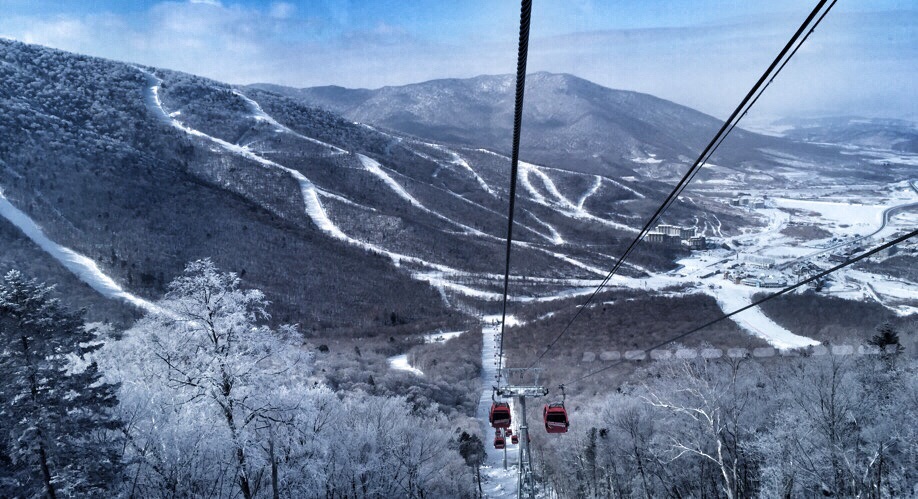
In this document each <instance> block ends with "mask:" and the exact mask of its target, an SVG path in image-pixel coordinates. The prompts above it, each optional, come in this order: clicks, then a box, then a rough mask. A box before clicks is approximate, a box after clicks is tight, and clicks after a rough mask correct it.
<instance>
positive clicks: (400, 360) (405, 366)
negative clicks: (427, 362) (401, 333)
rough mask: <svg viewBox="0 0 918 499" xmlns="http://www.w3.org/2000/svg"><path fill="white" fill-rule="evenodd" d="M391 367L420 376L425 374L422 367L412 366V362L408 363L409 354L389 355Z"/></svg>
mask: <svg viewBox="0 0 918 499" xmlns="http://www.w3.org/2000/svg"><path fill="white" fill-rule="evenodd" d="M389 367H390V368H391V369H395V370H396V371H405V372H409V373H411V374H415V375H418V376H423V375H424V372H423V371H421V370H420V369H417V368H414V367H411V364H409V363H408V354H402V355H396V356H394V357H389Z"/></svg>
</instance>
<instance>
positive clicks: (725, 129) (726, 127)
mask: <svg viewBox="0 0 918 499" xmlns="http://www.w3.org/2000/svg"><path fill="white" fill-rule="evenodd" d="M827 1H828V0H820V1H819V2H818V3H817V4H816V7H814V8H813V10H812V11H811V12H810V14H809V15H808V16H807V17H806V19H805V20H804V21H803V23H802V24H801V25H800V27H799V28H797V31H796V32H795V33H794V35H793V36H792V37H791V38H790V40H789V41H788V42H787V43H786V44H785V45H784V48H782V49H781V51H780V52H779V53H778V56H777V57H775V59H774V61H772V63H771V64H770V65H769V66H768V69H766V70H765V72H764V73H763V74H762V76H760V77H759V79H758V81H756V83H755V85H753V87H752V89H750V90H749V92H748V93H747V94H746V96H745V97H744V98H743V100H742V101H741V102H740V104H739V105H738V106H737V107H736V109H735V110H734V111H733V113H732V114H731V115H730V117H729V118H728V119H727V121H725V122H724V124H723V125H722V126H721V128H720V130H718V132H717V133H716V134H715V135H714V138H712V139H711V141H710V142H709V143H708V145H707V146H706V147H705V148H704V150H703V151H702V152H701V154H700V155H699V156H698V159H696V160H695V162H694V164H693V165H692V167H691V168H689V170H688V171H686V173H685V175H683V176H682V179H681V180H679V183H677V184H676V186H675V187H674V188H673V190H672V192H670V193H669V195H668V196H667V197H666V199H665V200H664V201H663V203H662V204H660V206H659V208H657V210H656V211H655V212H654V213H653V215H652V216H651V217H650V219H649V220H648V221H647V223H645V224H644V226H643V228H642V229H641V231H640V232H639V233H638V235H637V236H636V237H635V238H634V240H633V241H631V243H630V244H629V245H628V247H627V249H625V251H624V253H622V256H620V257H619V258H618V260H617V261H616V262H615V265H614V266H613V267H612V270H610V271H609V273H608V274H607V275H606V277H605V278H603V280H602V281H601V282H600V283H599V285H598V286H597V287H596V289H595V290H593V292H592V293H591V294H590V295H589V296H588V297H587V299H586V301H584V302H583V304H582V305H580V307H579V308H578V310H577V313H576V314H574V316H573V317H572V318H571V319H570V321H568V323H567V324H566V325H565V326H564V328H563V329H562V330H561V332H560V333H559V334H558V335H557V336H556V337H555V338H554V339H553V340H552V341H551V342H550V343H549V344H548V346H547V347H546V348H545V350H544V351H543V352H542V353H541V354H540V355H539V357H538V358H537V359H536V360H535V361H534V362H533V363H532V364H531V365H530V367H531V366H533V365H535V364H536V363H538V362H539V361H541V360H542V358H544V357H545V355H546V354H547V353H548V352H549V351H550V350H551V349H552V347H554V345H555V344H556V343H557V342H558V340H560V339H561V338H562V337H563V336H564V335H565V334H566V333H567V331H568V330H569V329H570V326H571V324H573V322H574V321H576V320H577V318H578V317H579V316H580V314H581V313H582V312H583V310H584V309H585V308H586V306H587V305H589V304H590V302H592V301H593V299H594V298H595V297H596V295H597V294H598V293H599V292H600V291H601V290H602V288H604V287H605V286H606V284H608V282H609V280H611V279H612V276H613V275H615V273H616V272H617V271H618V269H619V268H620V267H621V265H622V263H623V262H624V261H625V259H626V258H627V257H628V256H630V255H631V253H632V252H633V251H634V248H635V247H636V246H637V244H638V243H639V242H640V241H641V239H643V238H644V236H645V235H647V233H648V232H649V231H650V228H651V227H652V226H653V225H654V224H656V223H657V221H658V220H659V218H660V217H661V216H662V214H663V213H664V212H665V211H666V210H667V209H668V208H669V207H670V206H671V205H672V204H673V203H674V202H675V200H676V198H677V197H678V196H679V194H680V193H681V192H682V191H683V190H684V189H685V187H686V185H688V183H689V182H690V181H691V180H692V178H694V176H695V175H696V174H697V172H698V171H699V170H700V169H701V167H702V166H703V165H704V164H705V163H706V162H707V160H708V158H710V156H711V155H712V154H713V152H714V151H715V150H716V149H717V148H718V147H720V144H721V143H723V140H724V139H725V138H726V137H727V135H728V134H729V133H730V132H732V131H733V129H734V128H735V127H736V124H737V123H738V122H739V120H740V119H742V117H743V116H745V115H746V113H747V112H748V111H749V108H750V107H751V105H752V104H754V103H755V102H756V101H757V100H758V98H759V96H761V94H762V92H764V90H765V88H767V87H768V85H770V84H771V81H773V80H774V78H775V77H776V76H777V75H778V72H780V71H781V69H783V68H784V66H785V65H787V62H788V61H789V60H790V59H791V57H793V56H794V54H796V53H797V50H798V49H799V48H800V46H801V45H802V44H803V42H804V41H806V39H807V38H808V37H809V35H810V33H812V32H813V30H815V29H816V26H817V25H818V24H819V22H820V21H822V19H823V18H824V17H825V15H826V14H828V12H829V10H831V8H832V7H833V6H834V5H835V2H836V0H833V1H832V3H831V4H829V7H828V9H825V11H824V12H823V13H822V15H821V16H819V18H818V20H817V21H816V23H815V24H814V23H813V20H814V19H816V16H817V15H818V14H819V13H820V12H821V11H822V10H823V7H824V6H825V4H826V2H827ZM798 42H799V43H798ZM782 61H783V62H782ZM776 68H777V71H775V70H776Z"/></svg>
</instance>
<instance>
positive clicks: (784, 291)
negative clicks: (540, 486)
mask: <svg viewBox="0 0 918 499" xmlns="http://www.w3.org/2000/svg"><path fill="white" fill-rule="evenodd" d="M915 236H918V229H915V230H913V231H911V232H909V233H908V234H905V235H902V236H899V237H897V238H895V239H893V240H892V241H888V242H886V243H884V244H881V245H880V246H877V247H876V248H873V249H872V250H870V251H867V252H866V253H862V254H860V255H858V256H857V257H854V258H851V259H848V260H846V261H844V262H842V263H840V264H838V265H836V266H834V267H832V268H831V269H828V270H824V271H822V272H820V273H818V274H815V275H813V276H811V277H808V278H806V279H804V280H802V281H800V282H798V283H796V284H794V285H792V286H788V287H786V288H784V289H782V290H780V291H777V292H775V293H772V294H770V295H768V296H766V297H764V298H761V299H759V300H756V301H754V302H752V303H750V304H749V305H746V306H744V307H742V308H738V309H736V310H734V311H732V312H730V313H727V314H724V315H723V316H721V317H718V318H716V319H713V320H710V321H708V322H706V323H704V324H702V325H700V326H697V327H695V328H693V329H690V330H688V331H685V332H683V333H680V334H678V335H676V336H673V337H672V338H670V339H668V340H666V341H663V342H660V343H658V344H656V345H654V346H652V347H649V348H646V349H644V350H643V352H644V353H645V354H649V353H650V352H651V351H652V350H656V349H658V348H662V347H664V346H666V345H669V344H671V343H674V342H676V341H679V340H681V339H683V338H685V337H687V336H689V335H692V334H695V333H697V332H698V331H701V330H702V329H704V328H706V327H708V326H712V325H714V324H717V323H718V322H720V321H723V320H726V319H729V318H730V317H733V316H734V315H736V314H738V313H740V312H743V311H745V310H749V309H750V308H753V307H757V306H759V305H761V304H762V303H765V302H766V301H769V300H771V299H773V298H777V297H779V296H781V295H784V294H787V293H790V292H791V291H793V290H795V289H797V288H799V287H801V286H804V285H806V284H809V283H811V282H813V281H816V280H818V279H822V278H823V277H825V276H827V275H829V274H831V273H833V272H836V271H838V270H841V269H843V268H845V267H847V266H849V265H853V264H855V263H857V262H859V261H861V260H863V259H865V258H868V257H870V256H872V255H875V254H876V253H879V252H880V251H883V250H885V249H887V248H890V247H892V246H895V245H897V244H899V243H902V242H905V241H907V240H908V239H911V238H913V237H915ZM624 362H626V361H625V360H620V361H618V362H615V363H613V364H610V365H608V366H606V367H603V368H601V369H597V370H595V371H592V372H590V373H587V374H585V375H583V376H581V377H579V378H575V379H573V380H571V381H568V382H566V383H563V384H562V385H561V386H566V385H570V384H572V383H577V382H580V381H583V380H585V379H587V378H589V377H591V376H595V375H597V374H599V373H601V372H604V371H608V370H609V369H612V368H613V367H615V366H618V365H620V364H622V363H624Z"/></svg>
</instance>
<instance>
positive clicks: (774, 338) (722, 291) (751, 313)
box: [707, 281, 819, 350]
mask: <svg viewBox="0 0 918 499" xmlns="http://www.w3.org/2000/svg"><path fill="white" fill-rule="evenodd" d="M707 289H708V290H709V291H710V292H711V295H712V296H714V298H715V299H716V300H717V304H718V305H720V308H721V309H722V310H723V311H724V313H728V312H732V311H734V310H738V309H740V308H743V307H745V306H747V305H749V304H750V303H752V295H753V294H755V293H756V292H758V291H761V290H759V289H758V288H750V287H748V286H743V285H739V284H732V283H729V282H727V281H721V283H720V284H719V285H715V286H713V289H711V288H710V287H709V288H707ZM731 319H732V320H733V321H734V322H735V323H736V324H737V325H738V326H740V327H741V328H743V329H745V330H747V331H749V332H750V333H752V334H753V335H755V336H758V337H759V338H762V339H763V340H765V341H767V342H768V343H769V344H770V345H772V346H774V347H775V348H778V349H781V350H787V349H792V348H802V347H807V346H813V345H818V344H819V342H818V341H816V340H813V339H811V338H807V337H805V336H798V335H796V334H794V333H792V332H790V331H788V330H787V329H784V328H783V327H781V326H779V325H778V324H777V323H775V322H774V321H773V320H771V319H770V318H768V316H766V315H765V314H764V313H763V312H762V310H761V309H760V308H758V307H754V308H750V309H748V310H744V311H743V312H740V313H739V314H737V315H734V316H733V317H731Z"/></svg>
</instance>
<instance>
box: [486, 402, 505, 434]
mask: <svg viewBox="0 0 918 499" xmlns="http://www.w3.org/2000/svg"><path fill="white" fill-rule="evenodd" d="M488 421H490V422H491V426H493V427H494V428H509V427H510V404H508V403H506V402H492V403H491V412H490V414H489V415H488Z"/></svg>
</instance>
